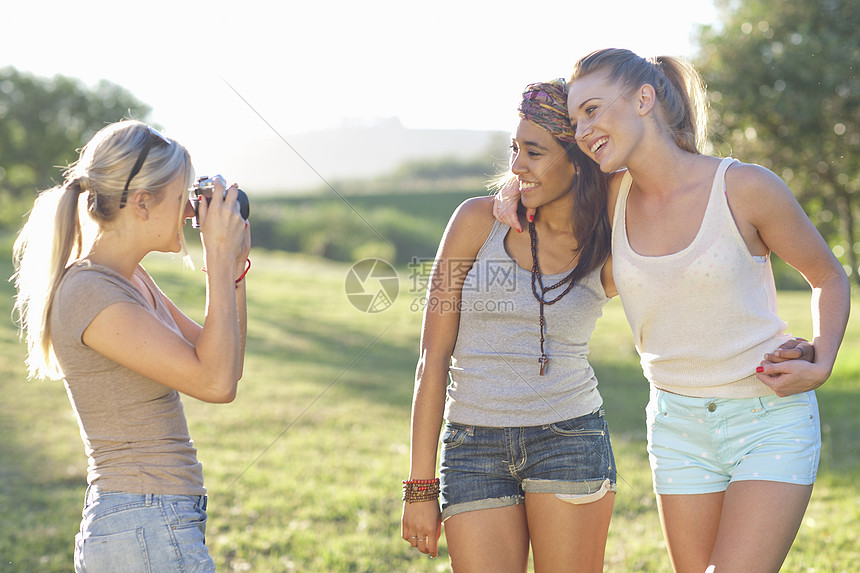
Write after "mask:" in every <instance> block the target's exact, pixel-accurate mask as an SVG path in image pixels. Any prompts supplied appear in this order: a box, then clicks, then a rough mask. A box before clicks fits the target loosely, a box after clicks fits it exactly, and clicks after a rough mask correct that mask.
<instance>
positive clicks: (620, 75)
mask: <svg viewBox="0 0 860 573" xmlns="http://www.w3.org/2000/svg"><path fill="white" fill-rule="evenodd" d="M595 72H607V74H608V76H609V79H610V80H611V81H614V82H621V84H622V85H623V86H624V87H625V88H626V89H628V90H635V89H638V88H639V87H641V86H643V85H644V84H650V85H651V86H653V88H654V91H655V92H656V95H657V102H658V103H659V105H660V110H661V111H662V113H663V119H664V120H665V122H666V123H665V127H666V128H667V129H668V130H669V132H670V134H671V135H672V139H673V140H674V141H675V143H676V144H677V145H678V147H680V148H681V149H684V150H685V151H689V152H691V153H699V152H700V151H701V148H702V146H703V145H704V143H705V138H706V136H707V130H708V113H707V95H706V93H705V85H704V83H703V81H702V77H701V76H700V75H699V72H698V71H696V69H695V68H694V67H693V66H691V65H690V64H688V63H686V62H684V61H682V60H680V59H678V58H673V57H671V56H658V57H656V58H649V59H645V58H642V57H640V56H637V55H636V54H634V53H633V52H631V51H630V50H624V49H620V48H610V49H605V50H598V51H596V52H592V53H591V54H589V55H587V56H585V57H584V58H582V59H581V60H579V61H578V62H577V63H576V65H575V66H574V69H573V75H572V76H571V78H570V81H571V82H575V81H576V80H577V79H580V78H583V77H585V76H587V75H589V74H593V73H595Z"/></svg>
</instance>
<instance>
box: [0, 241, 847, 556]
mask: <svg viewBox="0 0 860 573" xmlns="http://www.w3.org/2000/svg"><path fill="white" fill-rule="evenodd" d="M252 258H253V260H254V267H253V269H252V270H251V273H250V275H249V277H248V281H249V285H248V291H249V293H250V301H249V315H250V328H249V339H248V356H247V360H246V368H245V378H244V380H243V381H242V383H241V387H240V391H239V396H238V398H237V399H236V401H235V402H234V403H232V404H228V405H211V404H204V403H201V402H197V401H195V400H193V399H190V398H185V399H184V404H185V409H186V413H187V416H188V421H189V426H190V429H191V434H192V436H193V437H194V439H195V443H196V445H197V447H198V455H199V458H200V460H201V461H202V463H203V465H204V471H205V476H206V483H207V486H208V488H209V496H210V500H209V504H210V521H209V526H208V530H207V538H208V544H209V546H210V549H211V552H212V554H213V557H214V559H215V561H216V564H217V566H218V570H219V571H260V572H292V571H296V572H374V573H386V572H444V571H448V570H449V567H448V563H447V554H446V553H445V551H444V545H443V550H442V551H441V552H440V557H439V559H437V560H429V559H427V558H426V557H424V556H421V555H419V554H417V553H413V552H411V551H410V550H408V545H407V544H406V543H405V542H403V541H402V540H401V539H400V538H399V527H400V525H399V520H400V510H401V502H400V480H401V479H403V478H405V477H406V472H407V468H408V459H407V456H408V439H409V429H408V427H409V408H410V400H411V394H412V378H413V371H414V362H415V357H416V350H417V344H418V332H419V324H420V319H421V317H420V315H419V314H418V313H417V312H415V311H414V310H412V309H411V308H410V307H414V306H415V305H414V304H413V303H414V302H415V300H416V297H420V296H421V293H417V292H414V291H413V290H410V285H409V284H408V281H407V280H406V279H404V280H402V281H401V292H400V294H399V296H398V297H397V299H396V301H395V303H394V305H393V306H392V307H391V308H390V309H388V310H386V311H385V312H381V313H378V314H365V313H362V312H359V311H358V310H356V309H355V308H353V307H352V306H351V304H350V303H349V301H348V300H347V298H346V296H345V294H344V278H345V276H346V273H347V270H348V268H349V265H347V264H340V263H331V262H327V261H324V260H321V259H314V258H309V257H304V256H297V255H282V254H272V253H266V252H262V251H260V252H255V253H253V255H252ZM147 266H148V268H149V269H150V271H151V272H152V274H153V275H154V276H155V277H156V280H157V281H158V282H159V284H160V285H161V287H162V288H163V289H164V290H165V292H167V293H168V294H169V295H170V296H171V297H173V298H174V299H175V300H176V301H177V302H178V303H179V304H180V306H182V307H183V308H185V309H187V310H188V311H189V313H190V314H192V315H193V316H194V317H195V318H198V319H200V317H201V313H202V301H203V279H202V276H201V274H200V272H199V271H196V272H195V271H190V270H187V269H185V268H183V267H182V264H181V263H180V262H179V261H178V260H173V259H170V258H167V257H156V258H153V259H152V260H150V261H148V263H147ZM0 270H2V271H3V272H5V273H6V276H8V274H9V270H10V269H8V263H3V266H2V267H0ZM2 288H3V289H5V290H4V292H5V294H6V296H7V300H8V297H9V296H11V294H12V289H11V286H10V285H8V284H4V285H3V287H2ZM807 298H808V297H807V296H805V295H803V294H802V293H782V294H781V295H780V307H781V310H782V313H783V314H784V316H785V317H786V318H787V319H788V320H789V323H790V330H791V331H792V332H793V333H795V334H796V335H801V336H803V335H805V336H807V337H808V335H809V334H810V326H809V318H808V314H809V312H808V302H807ZM4 324H5V326H3V327H2V328H0V353H2V359H0V385H2V386H0V387H2V395H3V399H2V400H0V573H6V572H21V573H32V572H39V573H42V572H45V573H50V572H60V571H63V572H65V571H69V570H70V569H71V555H72V540H73V537H74V534H75V532H76V530H77V528H78V524H79V519H80V510H81V498H82V496H83V492H84V488H85V471H84V470H85V465H86V460H85V457H84V455H83V448H82V445H81V441H80V436H79V434H78V429H77V426H76V423H75V420H74V417H73V415H72V413H71V409H70V407H69V404H68V399H67V397H66V395H65V392H64V390H63V387H62V384H61V383H59V382H46V381H27V380H25V379H24V368H23V354H24V348H23V344H22V343H21V342H19V341H18V340H17V333H16V331H15V328H14V327H13V326H12V325H11V323H10V322H9V321H4ZM858 348H860V321H858V319H856V318H855V319H853V320H852V323H851V325H850V329H849V333H848V336H847V338H846V341H845V343H844V344H843V348H842V352H841V355H840V359H839V362H838V363H837V368H836V371H835V372H834V375H833V377H832V378H831V380H830V381H829V382H828V383H827V384H826V385H825V386H824V387H823V389H822V390H821V391H820V392H819V401H820V405H821V412H822V421H823V422H822V423H823V436H824V440H823V451H822V459H821V466H820V472H819V480H818V484H817V485H816V488H815V492H814V495H813V499H812V503H811V505H810V507H809V510H808V512H807V515H806V517H805V519H804V522H803V526H802V527H801V530H800V533H799V535H798V540H797V542H796V543H795V546H794V548H793V549H792V552H791V554H790V555H789V557H788V560H787V562H786V564H785V567H784V569H783V570H784V571H788V572H803V573H825V572H849V571H856V570H857V567H858V565H857V564H858V563H860V545H858V543H857V539H858V534H860V525H858V524H860V493H858V490H857V488H856V485H855V484H856V483H857V482H858V478H860V416H858V415H857V413H858V412H860V388H858V384H857V380H858V379H860V353H858V352H857V350H858ZM592 359H593V362H594V365H595V369H596V370H597V373H598V377H599V379H600V385H601V388H602V393H603V395H604V398H605V402H606V410H607V418H608V419H609V422H610V425H611V428H612V433H613V442H614V447H615V451H616V458H617V462H618V467H619V473H620V479H619V491H618V495H617V497H616V506H615V512H614V515H613V520H612V525H611V529H610V537H609V542H608V546H607V558H606V571H610V572H622V573H626V572H630V571H654V572H663V571H669V567H668V561H667V558H666V554H665V550H664V548H663V544H662V538H661V533H660V526H659V521H658V519H657V512H656V508H655V504H654V500H653V494H652V491H651V483H650V474H649V472H648V465H647V456H646V453H645V444H644V415H643V407H644V405H645V402H646V400H647V395H648V389H647V384H646V383H645V382H644V380H643V379H642V375H641V372H640V370H639V366H638V360H637V356H636V354H635V352H634V350H633V348H632V345H631V342H630V334H629V329H628V327H627V324H626V322H625V321H624V317H623V314H622V313H621V309H620V305H619V304H618V302H617V301H613V302H612V303H611V304H610V305H609V306H608V307H607V309H606V312H605V314H604V317H603V318H602V319H601V320H600V321H599V322H598V330H597V332H596V333H595V337H594V340H593V343H592Z"/></svg>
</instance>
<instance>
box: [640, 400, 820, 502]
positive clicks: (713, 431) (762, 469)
mask: <svg viewBox="0 0 860 573" xmlns="http://www.w3.org/2000/svg"><path fill="white" fill-rule="evenodd" d="M646 413H647V424H648V456H649V459H650V461H651V472H652V476H653V479H654V491H655V492H657V493H659V494H699V493H714V492H720V491H725V490H726V488H727V487H728V485H729V483H730V482H733V481H741V480H766V481H778V482H785V483H793V484H800V485H811V484H812V483H814V482H815V476H816V474H817V473H818V460H819V454H820V452H821V430H820V427H819V418H818V402H817V401H816V399H815V392H812V391H810V392H806V393H803V394H796V395H793V396H788V397H785V398H780V397H778V396H765V397H762V398H690V397H687V396H679V395H677V394H672V393H669V392H664V391H663V390H659V389H657V388H654V387H652V388H651V400H650V401H649V403H648V407H647V410H646Z"/></svg>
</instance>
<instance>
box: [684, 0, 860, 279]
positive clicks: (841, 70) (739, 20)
mask: <svg viewBox="0 0 860 573" xmlns="http://www.w3.org/2000/svg"><path fill="white" fill-rule="evenodd" d="M716 4H717V7H718V9H719V11H720V21H719V22H718V23H717V24H715V25H713V26H705V27H702V28H701V29H700V31H699V44H700V48H701V52H700V56H699V60H700V61H699V62H698V65H699V69H700V70H701V71H702V75H703V76H704V79H705V81H706V82H707V84H708V91H709V93H710V96H711V109H712V123H713V126H714V133H713V138H712V141H713V145H714V147H715V152H716V153H718V154H720V155H731V154H737V155H738V156H740V157H742V158H743V159H744V160H747V161H754V162H756V163H759V164H761V165H764V166H765V167H768V168H769V169H771V170H773V171H774V172H775V173H777V174H778V175H780V176H781V177H782V178H783V179H784V180H785V181H786V182H787V183H788V185H789V186H790V187H791V188H792V190H793V192H794V193H795V195H796V196H797V197H798V200H799V201H800V202H801V204H802V205H803V206H804V208H805V210H806V212H807V213H809V214H810V216H811V218H812V220H813V221H814V222H815V223H816V225H817V226H818V228H819V230H820V231H821V232H822V234H823V235H824V237H825V238H826V239H827V240H828V242H830V244H831V246H833V249H834V252H835V253H836V254H837V256H839V257H840V259H841V260H842V261H843V264H844V265H845V266H846V268H850V270H849V274H850V275H853V278H854V280H855V281H856V282H857V284H858V285H860V277H858V264H857V254H858V251H860V242H858V241H860V238H858V236H857V233H858V222H857V220H858V198H860V193H858V190H860V77H858V66H860V34H858V33H857V30H858V29H860V2H857V1H856V0H716Z"/></svg>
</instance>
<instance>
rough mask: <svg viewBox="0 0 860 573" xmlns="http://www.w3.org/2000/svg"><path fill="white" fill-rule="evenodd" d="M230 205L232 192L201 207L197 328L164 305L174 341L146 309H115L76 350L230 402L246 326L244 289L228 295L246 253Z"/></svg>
mask: <svg viewBox="0 0 860 573" xmlns="http://www.w3.org/2000/svg"><path fill="white" fill-rule="evenodd" d="M216 196H218V195H216ZM228 201H230V202H229V203H228ZM235 204H236V190H235V187H231V189H230V190H228V193H227V196H226V198H225V199H224V200H223V201H214V200H213V201H212V204H211V205H210V206H209V208H208V210H207V209H206V206H205V205H201V223H202V225H203V233H204V235H203V238H204V248H205V253H206V255H205V256H206V267H207V274H206V281H207V293H206V320H205V322H204V326H202V327H200V326H199V325H196V324H195V323H194V322H193V321H192V320H190V319H188V318H187V317H185V315H184V314H182V313H181V312H179V310H178V309H177V308H176V307H175V305H173V303H169V305H168V308H170V309H171V314H172V315H173V316H174V317H177V316H178V317H179V319H180V320H179V321H177V324H178V326H179V327H180V331H181V332H182V334H181V335H180V334H179V333H176V332H175V331H173V330H171V329H170V328H168V327H167V326H165V325H164V324H162V323H161V322H160V321H159V320H158V319H156V318H155V316H153V315H152V314H151V313H150V312H148V311H147V310H146V309H144V308H142V307H140V306H138V305H135V304H132V303H117V304H113V305H111V306H109V307H107V308H105V309H104V310H102V311H101V312H100V313H99V314H98V315H97V316H96V317H95V318H94V319H93V321H92V322H91V323H90V324H89V326H88V327H87V329H86V330H85V331H84V333H83V342H84V344H86V345H87V346H89V347H90V348H92V349H93V350H96V351H97V352H99V353H101V354H103V355H104V356H106V357H108V358H110V359H111V360H113V361H114V362H116V363H118V364H121V365H123V366H125V367H126V368H129V369H131V370H134V371H135V372H138V373H139V374H142V375H143V376H146V377H148V378H151V379H153V380H156V381H157V382H160V383H162V384H164V385H166V386H169V387H171V388H174V389H175V390H178V391H180V392H183V393H184V394H188V395H189V396H192V397H194V398H198V399H200V400H204V401H207V402H230V401H232V400H233V398H234V397H235V395H236V389H237V385H238V380H239V378H240V376H241V373H242V364H243V358H244V338H245V331H246V323H247V321H246V318H245V316H246V312H245V310H244V309H245V299H244V288H245V287H244V286H243V285H240V288H239V289H236V284H235V278H236V276H237V275H236V271H235V268H236V264H237V263H236V259H237V256H239V255H240V254H241V253H243V252H245V253H246V252H247V250H246V247H250V232H249V231H248V229H247V227H246V226H245V222H244V220H242V218H241V216H240V215H239V214H238V208H236V207H234V206H235ZM243 282H244V281H243ZM238 291H242V292H241V293H238Z"/></svg>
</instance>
